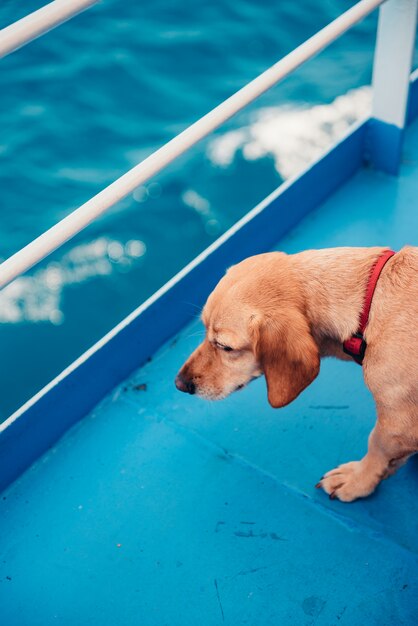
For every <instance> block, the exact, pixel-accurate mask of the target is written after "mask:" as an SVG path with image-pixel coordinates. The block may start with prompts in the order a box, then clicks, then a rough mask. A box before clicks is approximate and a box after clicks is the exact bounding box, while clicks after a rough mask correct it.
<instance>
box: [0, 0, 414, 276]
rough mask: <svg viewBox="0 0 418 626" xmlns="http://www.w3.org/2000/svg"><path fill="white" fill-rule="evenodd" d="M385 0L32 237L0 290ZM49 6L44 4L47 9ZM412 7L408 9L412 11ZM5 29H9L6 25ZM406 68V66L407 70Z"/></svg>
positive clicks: (6, 265)
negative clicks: (35, 236) (38, 235)
mask: <svg viewBox="0 0 418 626" xmlns="http://www.w3.org/2000/svg"><path fill="white" fill-rule="evenodd" d="M384 1H385V0H361V2H359V3H358V4H356V5H354V6H353V7H352V8H351V9H349V10H348V11H347V12H346V13H343V14H342V15H341V16H340V17H338V18H337V19H336V20H334V21H333V22H331V24H329V25H328V26H326V27H325V28H323V29H322V30H321V31H319V32H318V33H316V34H315V35H314V36H313V37H311V38H310V39H308V40H307V41H305V42H304V43H303V44H302V45H300V46H299V47H298V48H296V49H295V50H293V51H292V52H291V53H290V54H288V55H287V56H285V57H284V58H283V59H281V60H280V61H278V62H277V63H276V64H275V65H273V66H272V67H270V68H269V69H268V70H266V71H265V72H263V73H262V74H260V76H258V77H257V78H255V79H254V80H253V81H251V82H250V83H248V84H247V85H246V86H245V87H243V88H242V89H240V90H239V91H237V92H236V93H235V94H234V95H232V96H231V97H230V98H228V99H227V100H225V101H224V102H222V103H221V104H220V105H219V106H217V107H216V108H214V109H213V110H212V111H210V112H209V113H208V114H206V115H205V116H204V117H202V118H200V119H199V120H198V121H197V122H195V123H194V124H192V125H191V126H189V127H188V128H187V129H186V130H184V131H183V132H182V133H180V134H179V135H177V136H176V137H174V139H172V140H171V141H169V142H168V143H166V144H165V145H164V146H162V147H161V148H159V149H158V150H157V151H156V152H154V153H153V154H151V155H150V156H149V157H147V158H146V159H145V160H144V161H142V162H141V163H139V164H138V165H136V166H135V167H133V168H132V169H131V170H129V171H128V172H127V173H126V174H124V175H123V176H121V177H120V178H118V179H117V180H115V181H114V182H113V183H111V184H110V185H109V186H108V187H106V188H105V189H103V190H102V191H101V192H100V193H98V194H97V195H95V196H94V197H93V198H91V199H90V200H88V201H87V202H86V203H85V204H83V205H82V206H80V207H79V208H78V209H76V210H75V211H73V212H72V213H71V214H70V215H68V216H67V217H66V218H64V219H63V220H61V221H60V222H59V223H57V224H56V225H55V226H53V227H52V228H50V229H49V230H47V231H46V232H45V233H43V234H42V235H41V236H40V237H38V238H37V239H35V240H33V241H32V242H31V243H29V244H28V245H27V246H25V247H24V248H22V249H21V250H20V251H19V252H17V253H16V254H14V255H13V256H11V257H10V258H9V259H7V260H6V261H4V262H3V263H2V264H1V265H0V288H2V287H4V286H5V285H7V284H8V283H10V282H11V281H12V280H14V279H15V278H16V277H17V276H19V275H20V274H23V273H24V272H26V271H27V270H29V269H30V268H31V267H33V266H34V265H35V264H37V263H38V262H39V261H41V260H42V259H43V258H45V257H46V256H48V255H49V254H50V253H51V252H53V251H54V250H56V249H57V248H58V247H59V246H61V245H62V244H63V243H65V242H66V241H68V240H69V239H71V238H72V237H74V236H75V235H76V234H77V233H79V232H80V231H81V230H83V229H84V228H85V227H86V226H88V225H89V224H90V223H91V222H93V221H94V220H95V219H96V218H98V217H99V216H100V215H102V214H103V213H104V212H105V211H106V210H107V209H109V208H110V207H112V206H113V205H114V204H116V203H117V202H118V201H119V200H121V199H122V198H124V197H126V196H127V195H128V194H129V193H131V192H132V191H133V190H134V189H135V188H136V187H138V186H139V185H141V184H143V183H144V182H145V181H147V180H148V179H149V178H151V177H152V176H154V175H155V174H156V173H157V172H160V171H161V170H162V169H163V168H164V167H166V166H167V165H168V164H169V163H171V162H172V161H174V159H176V158H177V157H178V156H180V155H181V154H183V153H184V152H186V151H187V150H188V149H190V148H191V147H192V146H194V145H195V144H196V143H197V142H198V141H200V140H201V139H202V138H203V137H205V136H206V135H208V134H209V133H210V132H212V131H213V130H214V129H216V128H218V127H219V126H220V125H221V124H223V123H224V122H225V121H226V120H228V119H229V118H230V117H232V116H233V115H234V114H235V113H237V112H238V111H240V110H241V109H243V108H244V107H245V106H246V105H247V104H249V103H250V102H252V101H253V100H255V99H256V98H258V97H259V96H260V95H261V94H263V93H264V92H265V91H266V90H268V89H269V88H271V87H272V86H273V85H276V84H277V83H278V82H279V81H281V80H282V79H283V78H285V77H286V76H288V75H289V74H290V73H291V72H293V71H294V70H295V69H296V68H297V67H299V66H300V65H301V64H302V63H304V62H305V61H307V60H308V59H311V58H312V57H313V56H314V55H316V54H317V53H318V52H320V51H321V50H323V49H324V48H326V47H327V46H328V45H329V44H331V43H332V42H333V41H335V40H336V39H337V38H338V37H340V36H341V35H342V34H343V33H345V32H346V31H347V30H349V29H350V28H351V27H352V26H354V25H355V24H357V23H358V22H359V21H361V20H362V19H363V18H364V17H366V16H367V15H369V14H370V13H371V12H372V11H374V10H375V9H376V8H377V7H379V6H380V5H381V4H383V2H384ZM387 1H388V4H395V3H396V4H397V5H399V4H401V5H402V6H404V5H407V6H408V7H412V9H413V10H415V19H416V5H417V0H387ZM56 2H62V0H55V2H53V3H51V5H54V4H55V3H56ZM79 4H81V3H79ZM85 4H87V3H85ZM90 4H91V2H90ZM51 5H47V7H45V10H46V9H47V8H48V7H50V6H51ZM412 9H410V11H409V12H410V13H411V11H412ZM41 10H42V9H41ZM32 15H35V14H32ZM30 17H31V16H28V18H24V19H29V18H30ZM8 28H9V29H10V28H13V26H9V27H8ZM5 30H6V31H7V30H8V29H5ZM3 32H4V31H0V49H1V46H2V33H3ZM28 32H29V31H28ZM32 32H33V31H32ZM400 36H401V34H399V33H398V34H397V38H398V37H399V39H398V41H399V42H400ZM31 38H32V37H28V40H27V41H29V40H30V39H31ZM23 43H24V41H23V40H22V39H21V40H20V45H23ZM399 45H401V43H399ZM402 45H405V41H404V40H402ZM398 69H399V68H398ZM409 70H410V66H409V69H408V72H409ZM408 76H409V73H408ZM406 89H407V88H406Z"/></svg>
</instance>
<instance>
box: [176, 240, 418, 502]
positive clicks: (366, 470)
mask: <svg viewBox="0 0 418 626" xmlns="http://www.w3.org/2000/svg"><path fill="white" fill-rule="evenodd" d="M384 251H385V248H380V247H373V248H348V247H347V248H329V249H323V250H307V251H304V252H300V253H298V254H292V255H287V254H285V253H283V252H270V253H265V254H260V255H256V256H253V257H249V258H247V259H245V260H244V261H242V262H241V263H238V264H237V265H235V266H233V267H231V268H230V269H229V270H228V271H227V272H226V275H225V276H224V277H223V278H222V279H221V281H220V282H219V283H218V285H217V286H216V288H215V289H214V291H213V292H212V293H211V294H210V296H209V298H208V300H207V302H206V305H205V306H204V309H203V313H202V321H203V323H204V325H205V327H206V337H205V339H204V341H203V343H201V345H199V347H198V348H197V349H196V350H195V351H194V352H193V354H192V355H191V356H190V357H189V358H188V359H187V361H186V363H185V364H184V365H183V367H182V368H181V369H180V371H179V373H178V375H177V377H176V386H177V388H178V389H179V390H180V391H184V392H187V393H190V394H194V393H195V394H196V395H198V396H201V397H202V398H206V399H210V400H217V399H221V398H225V397H226V396H228V395H229V394H231V393H232V392H233V391H236V390H238V389H241V388H243V387H244V386H246V385H247V384H248V383H249V382H250V381H251V380H253V379H255V378H258V377H259V376H261V375H262V374H264V376H265V378H266V382H267V392H268V400H269V403H270V404H271V405H272V406H273V407H276V408H279V407H284V406H286V405H287V404H289V403H290V402H292V401H293V400H294V399H295V398H296V397H297V396H298V395H299V394H300V393H301V392H302V391H303V390H304V389H305V388H306V387H307V386H308V385H310V383H311V382H312V381H313V380H314V379H315V378H316V377H317V376H318V373H319V368H320V360H321V358H322V357H327V356H333V357H337V358H339V359H344V360H352V358H351V356H349V355H347V354H346V353H345V352H344V350H343V343H344V342H345V341H346V340H347V339H349V338H350V337H352V336H353V335H354V334H355V333H356V332H357V331H358V328H359V320H360V316H361V314H362V310H363V307H364V302H365V292H366V289H367V288H368V285H369V281H370V275H371V271H372V269H373V268H374V267H375V266H376V263H377V262H378V260H379V258H380V257H381V256H382V254H383V253H384ZM417 276H418V248H416V247H411V246H407V247H404V248H403V249H402V250H400V251H399V252H397V253H396V254H395V255H394V256H392V257H391V258H390V259H389V260H388V261H387V262H386V265H385V266H384V268H383V269H382V271H381V274H380V276H379V278H378V280H377V283H376V287H375V291H374V295H373V299H372V301H371V309H370V314H369V317H368V321H367V326H366V329H365V333H364V339H365V342H366V344H367V349H366V351H365V355H364V360H363V373H364V380H365V382H366V385H367V386H368V388H369V389H370V391H371V393H372V394H373V396H374V399H375V402H376V409H377V422H376V425H375V427H374V429H373V431H372V432H371V434H370V436H369V441H368V451H367V454H366V455H365V456H364V458H362V459H361V460H360V461H352V462H350V463H345V464H344V465H340V466H339V467H337V468H336V469H333V470H332V471H330V472H328V473H327V474H325V475H324V476H323V477H322V478H321V480H320V482H319V483H318V484H317V485H316V486H317V487H318V488H322V489H324V491H325V492H326V493H328V494H329V496H330V497H331V498H338V499H339V500H341V501H344V502H350V501H352V500H355V499H357V498H362V497H366V496H368V495H369V494H371V493H372V492H373V491H374V489H375V488H376V486H377V485H378V484H379V482H380V481H381V480H382V479H383V478H387V477H388V476H390V475H391V474H393V473H394V472H396V470H397V469H398V468H399V467H400V466H401V465H402V464H403V463H405V462H406V461H407V459H408V458H409V457H410V456H411V455H412V454H414V453H415V452H417V451H418V323H417V322H418V281H417Z"/></svg>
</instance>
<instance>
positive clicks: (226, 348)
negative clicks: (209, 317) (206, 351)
mask: <svg viewBox="0 0 418 626" xmlns="http://www.w3.org/2000/svg"><path fill="white" fill-rule="evenodd" d="M216 347H217V348H219V349H220V350H223V351H224V352H233V350H234V348H231V346H224V345H222V344H221V343H217V344H216Z"/></svg>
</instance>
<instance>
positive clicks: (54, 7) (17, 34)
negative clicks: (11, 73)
mask: <svg viewBox="0 0 418 626" xmlns="http://www.w3.org/2000/svg"><path fill="white" fill-rule="evenodd" d="M97 2H98V0H54V2H51V3H50V4H47V5H45V6H44V7H42V8H41V9H38V11H34V12H33V13H30V15H26V17H23V18H22V19H21V20H18V21H17V22H14V24H10V26H7V27H6V28H3V30H0V58H2V57H5V56H6V55H7V54H10V53H11V52H14V51H15V50H18V49H19V48H21V47H22V46H24V45H26V44H27V43H29V42H30V41H33V40H34V39H36V38H37V37H40V36H41V35H44V34H45V33H47V32H48V31H49V30H52V29H53V28H55V27H56V26H59V25H60V24H63V23H64V22H66V21H67V20H69V19H71V18H72V17H74V16H75V15H77V14H78V13H81V12H82V11H85V10H86V9H88V8H89V7H91V6H92V5H93V4H96V3H97Z"/></svg>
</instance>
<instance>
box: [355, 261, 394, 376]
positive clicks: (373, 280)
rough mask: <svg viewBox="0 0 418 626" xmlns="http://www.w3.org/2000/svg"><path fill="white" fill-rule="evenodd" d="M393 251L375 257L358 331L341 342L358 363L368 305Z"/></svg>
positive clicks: (360, 360)
mask: <svg viewBox="0 0 418 626" xmlns="http://www.w3.org/2000/svg"><path fill="white" fill-rule="evenodd" d="M394 254H395V253H394V252H393V250H386V251H385V252H383V253H382V254H381V256H380V257H379V258H378V259H377V261H376V263H375V264H374V265H373V267H372V269H371V271H370V276H369V282H368V283H367V288H366V295H365V297H364V304H363V310H362V312H361V316H360V325H359V328H358V331H357V332H356V333H354V335H353V336H352V337H350V339H346V341H344V343H343V350H344V352H345V353H346V354H349V355H350V356H351V357H353V359H354V360H355V361H356V363H358V364H359V365H362V364H363V359H364V353H365V352H366V348H367V343H366V341H365V339H364V336H363V335H364V330H365V328H366V326H367V322H368V321H369V313H370V307H371V305H372V299H373V294H374V290H375V289H376V285H377V281H378V280H379V277H380V274H381V272H382V270H383V268H384V267H385V265H386V263H387V262H388V261H389V259H390V258H391V257H392V256H393V255H394Z"/></svg>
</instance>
